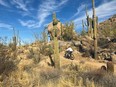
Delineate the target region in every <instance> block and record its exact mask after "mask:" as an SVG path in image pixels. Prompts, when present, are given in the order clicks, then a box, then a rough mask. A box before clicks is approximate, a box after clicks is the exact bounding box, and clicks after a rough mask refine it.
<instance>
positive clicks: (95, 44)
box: [92, 0, 97, 59]
mask: <svg viewBox="0 0 116 87" xmlns="http://www.w3.org/2000/svg"><path fill="white" fill-rule="evenodd" d="M92 8H93V30H94V58H95V59H97V28H96V14H95V4H94V0H92Z"/></svg>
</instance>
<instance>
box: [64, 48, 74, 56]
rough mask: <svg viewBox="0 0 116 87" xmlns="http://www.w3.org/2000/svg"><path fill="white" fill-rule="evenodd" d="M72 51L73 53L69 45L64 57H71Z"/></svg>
mask: <svg viewBox="0 0 116 87" xmlns="http://www.w3.org/2000/svg"><path fill="white" fill-rule="evenodd" d="M72 53H73V49H72V48H71V46H69V47H68V48H67V49H66V52H65V57H66V58H71V57H72Z"/></svg>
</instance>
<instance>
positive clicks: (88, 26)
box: [86, 7, 90, 36]
mask: <svg viewBox="0 0 116 87" xmlns="http://www.w3.org/2000/svg"><path fill="white" fill-rule="evenodd" d="M86 17H87V18H86V20H87V29H88V36H90V18H89V15H88V12H87V7H86Z"/></svg>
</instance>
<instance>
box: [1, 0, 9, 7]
mask: <svg viewBox="0 0 116 87" xmlns="http://www.w3.org/2000/svg"><path fill="white" fill-rule="evenodd" d="M0 5H2V6H5V7H9V5H8V4H7V3H6V2H5V1H4V0H0Z"/></svg>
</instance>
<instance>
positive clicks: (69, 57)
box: [65, 51, 74, 60]
mask: <svg viewBox="0 0 116 87" xmlns="http://www.w3.org/2000/svg"><path fill="white" fill-rule="evenodd" d="M65 58H68V59H71V60H74V55H73V53H72V52H70V51H66V52H65Z"/></svg>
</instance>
